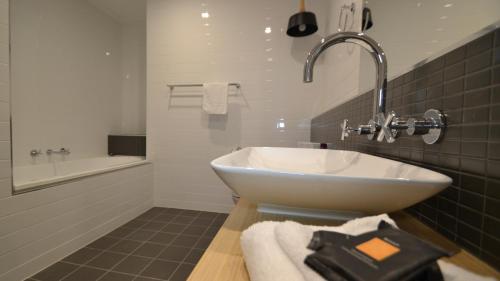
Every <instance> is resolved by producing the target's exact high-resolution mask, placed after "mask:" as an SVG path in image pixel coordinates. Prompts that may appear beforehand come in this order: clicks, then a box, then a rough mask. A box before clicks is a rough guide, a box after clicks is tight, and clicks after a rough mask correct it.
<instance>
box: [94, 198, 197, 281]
mask: <svg viewBox="0 0 500 281" xmlns="http://www.w3.org/2000/svg"><path fill="white" fill-rule="evenodd" d="M167 209H168V208H165V210H163V211H162V212H161V213H160V214H157V215H156V216H154V217H152V218H151V219H150V220H149V221H148V222H154V219H155V218H156V217H159V216H160V215H162V213H163V214H165V211H166V210H167ZM178 210H182V209H178ZM182 212H183V211H180V212H179V213H177V214H176V215H174V217H173V218H172V220H170V221H168V222H162V223H164V224H165V226H166V225H168V224H170V223H172V221H173V220H174V219H176V218H177V217H179V216H181V215H182ZM197 216H199V213H198V214H197V215H196V216H194V218H195V219H196V217H197ZM193 221H194V219H193ZM156 222H159V221H156ZM165 226H164V227H165ZM188 226H189V225H186V228H187V227H188ZM142 227H143V226H142ZM142 227H140V228H139V229H138V230H141V229H142ZM162 229H163V227H162V228H161V229H159V230H158V231H156V232H155V234H154V235H152V236H151V238H152V237H154V236H155V235H156V234H158V233H164V232H162V231H161V230H162ZM138 230H137V231H138ZM137 231H134V232H133V233H135V232H137ZM131 234H132V233H131ZM170 234H174V233H170ZM180 234H182V233H177V234H175V235H176V236H175V237H174V238H173V239H172V241H170V242H169V243H168V244H162V245H164V246H165V249H164V250H162V251H160V252H159V253H158V254H157V255H156V256H155V257H148V259H150V261H149V262H148V263H147V264H146V265H145V266H144V268H143V269H142V270H141V271H139V273H138V274H129V275H133V276H134V279H133V280H135V279H137V278H138V277H147V276H143V275H141V273H143V272H144V271H145V270H146V268H148V267H149V266H150V265H151V264H152V263H153V262H154V261H155V260H157V259H158V257H159V256H160V255H161V254H162V253H163V252H164V251H165V250H167V248H168V247H169V246H171V245H172V243H173V241H174V240H175V239H176V238H177V237H178V236H179V235H180ZM129 235H130V234H129ZM127 236H128V235H127ZM127 236H126V237H127ZM151 238H150V239H151ZM123 240H126V239H125V238H124V239H123ZM147 242H149V240H146V241H143V242H141V245H140V246H139V247H137V248H136V249H135V250H134V251H132V252H130V253H129V254H128V255H127V257H125V259H126V258H128V257H130V256H133V255H132V254H133V253H134V252H135V251H137V249H139V248H140V247H142V246H143V245H144V244H146V243H147ZM155 244H161V243H155ZM160 260H163V259H160ZM122 261H123V260H122ZM122 261H120V262H122ZM172 262H173V261H172ZM118 264H119V263H117V264H116V265H115V266H113V267H112V268H111V269H110V272H117V273H120V272H119V271H113V269H114V268H115V267H116V266H118ZM102 277H104V275H103V276H101V277H100V278H99V279H97V280H96V281H98V280H100V279H101V278H102ZM148 278H150V277H148ZM153 279H156V280H162V279H157V278H153Z"/></svg>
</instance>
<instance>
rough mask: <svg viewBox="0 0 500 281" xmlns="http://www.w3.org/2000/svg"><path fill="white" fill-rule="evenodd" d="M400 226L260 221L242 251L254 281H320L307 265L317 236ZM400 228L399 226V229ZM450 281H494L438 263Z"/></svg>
mask: <svg viewBox="0 0 500 281" xmlns="http://www.w3.org/2000/svg"><path fill="white" fill-rule="evenodd" d="M382 220H385V221H386V222H388V223H390V224H392V225H393V226H396V223H395V222H394V221H393V220H392V219H390V218H389V217H388V216H387V215H385V214H384V215H380V216H373V217H365V218H361V219H356V220H352V221H349V222H347V223H345V224H343V225H341V226H333V227H329V226H308V225H302V224H299V223H296V222H292V221H286V222H272V221H267V222H260V223H256V224H254V225H252V226H250V227H249V228H248V229H247V230H245V231H243V233H242V235H241V248H242V250H243V256H244V258H245V263H246V267H247V270H248V273H249V275H250V279H251V280H252V281H285V280H287V281H320V280H324V279H323V278H322V277H321V276H320V275H319V274H317V273H316V272H315V271H314V270H312V269H310V268H309V267H308V266H307V265H305V264H304V259H305V258H306V256H307V255H309V254H311V253H312V251H311V250H309V249H307V245H308V244H309V242H310V241H311V238H312V237H313V233H314V232H315V231H319V230H326V231H336V232H340V233H344V234H350V235H360V234H363V233H366V232H369V231H373V230H376V229H377V227H378V224H379V223H380V221H382ZM396 227H397V226H396ZM438 264H439V267H440V269H441V272H442V273H443V277H444V280H446V281H473V280H477V281H494V280H496V279H494V278H489V277H483V276H480V275H477V274H475V273H472V272H469V271H467V270H465V269H463V268H460V267H458V266H455V265H453V264H450V263H447V262H444V261H442V260H439V261H438Z"/></svg>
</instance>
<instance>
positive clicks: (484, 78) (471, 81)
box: [465, 69, 491, 90]
mask: <svg viewBox="0 0 500 281" xmlns="http://www.w3.org/2000/svg"><path fill="white" fill-rule="evenodd" d="M490 83H491V71H490V70H489V69H488V70H484V71H481V72H479V73H475V74H472V75H471V76H468V77H467V78H466V80H465V89H466V90H472V89H476V88H481V87H486V86H488V85H490Z"/></svg>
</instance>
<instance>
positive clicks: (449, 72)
mask: <svg viewBox="0 0 500 281" xmlns="http://www.w3.org/2000/svg"><path fill="white" fill-rule="evenodd" d="M464 74H465V62H461V63H457V64H454V65H452V66H449V67H447V68H446V69H445V70H444V80H445V81H448V80H452V79H455V78H458V77H461V76H463V75H464Z"/></svg>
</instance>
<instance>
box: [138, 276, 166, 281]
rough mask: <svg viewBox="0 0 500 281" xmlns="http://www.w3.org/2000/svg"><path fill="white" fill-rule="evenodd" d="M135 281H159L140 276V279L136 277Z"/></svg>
mask: <svg viewBox="0 0 500 281" xmlns="http://www.w3.org/2000/svg"><path fill="white" fill-rule="evenodd" d="M160 280H161V279H160ZM134 281H158V279H156V278H148V277H144V276H138V277H136V278H135V279H134Z"/></svg>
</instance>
